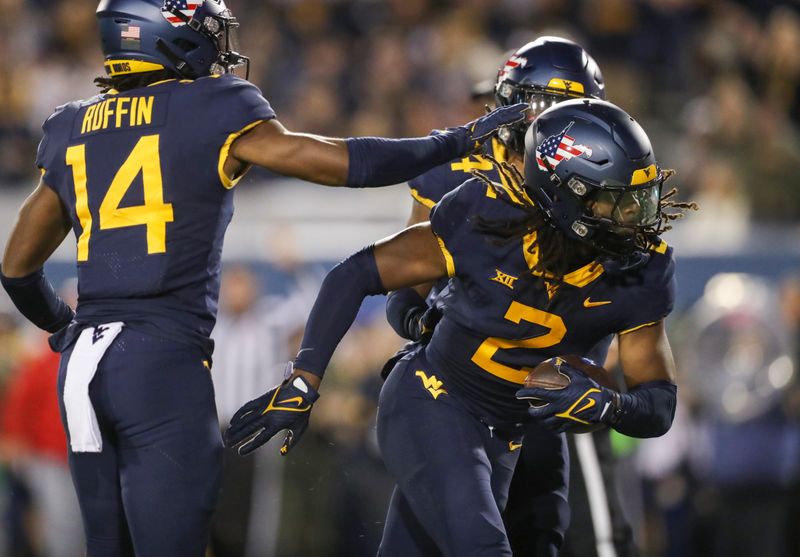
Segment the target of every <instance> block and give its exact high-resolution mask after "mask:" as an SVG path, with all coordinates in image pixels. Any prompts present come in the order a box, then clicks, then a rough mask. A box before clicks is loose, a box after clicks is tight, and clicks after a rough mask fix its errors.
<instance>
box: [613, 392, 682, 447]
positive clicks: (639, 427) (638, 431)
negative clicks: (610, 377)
mask: <svg viewBox="0 0 800 557" xmlns="http://www.w3.org/2000/svg"><path fill="white" fill-rule="evenodd" d="M677 393H678V388H677V387H676V386H675V383H672V382H671V381H649V382H647V383H642V384H641V385H638V386H637V387H635V388H633V389H631V390H630V391H629V392H627V393H622V394H619V393H615V398H616V400H615V401H614V407H615V408H614V411H613V412H612V413H611V415H610V416H609V420H608V422H607V423H608V425H610V426H611V427H613V428H614V429H616V430H617V431H619V432H620V433H623V434H625V435H628V436H630V437H639V438H645V437H658V436H660V435H664V434H665V433H666V432H667V431H669V428H670V427H671V426H672V420H673V419H674V418H675V407H676V406H677V402H678V397H677Z"/></svg>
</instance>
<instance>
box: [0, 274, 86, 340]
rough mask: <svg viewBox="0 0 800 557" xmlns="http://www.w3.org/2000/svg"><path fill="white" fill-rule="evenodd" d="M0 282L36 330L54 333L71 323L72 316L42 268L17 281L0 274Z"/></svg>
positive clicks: (72, 313)
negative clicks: (37, 328)
mask: <svg viewBox="0 0 800 557" xmlns="http://www.w3.org/2000/svg"><path fill="white" fill-rule="evenodd" d="M0 281H1V282H2V283H3V288H5V289H6V292H8V297H9V298H11V301H12V302H14V305H15V306H16V307H17V309H18V310H19V311H20V313H21V314H22V315H24V316H25V317H26V318H28V320H29V321H30V322H31V323H33V324H34V325H36V326H37V327H39V328H40V329H44V330H45V331H48V332H50V333H54V332H56V331H57V330H59V329H61V328H62V327H65V326H66V325H68V324H69V322H70V321H72V318H73V317H74V315H75V313H74V312H73V311H72V308H70V307H69V306H68V305H67V304H65V303H64V301H63V300H62V299H61V298H59V297H58V294H56V293H55V291H54V290H53V286H52V285H51V284H50V281H48V280H47V277H45V276H44V271H43V270H42V269H39V270H38V271H34V272H33V273H31V274H30V275H28V276H25V277H20V278H10V277H7V276H5V275H3V274H2V273H0Z"/></svg>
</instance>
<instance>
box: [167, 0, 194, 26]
mask: <svg viewBox="0 0 800 557" xmlns="http://www.w3.org/2000/svg"><path fill="white" fill-rule="evenodd" d="M203 2H204V0H164V5H163V7H162V8H161V14H162V15H163V16H164V18H166V20H167V21H169V22H170V23H171V24H172V25H173V27H181V26H182V25H186V21H188V20H189V19H191V18H192V16H194V12H196V11H197V8H199V7H200V6H202V5H203ZM176 10H177V11H179V12H180V13H182V14H183V15H184V16H186V17H185V18H182V17H180V16H177V15H175V13H174V12H175V11H176Z"/></svg>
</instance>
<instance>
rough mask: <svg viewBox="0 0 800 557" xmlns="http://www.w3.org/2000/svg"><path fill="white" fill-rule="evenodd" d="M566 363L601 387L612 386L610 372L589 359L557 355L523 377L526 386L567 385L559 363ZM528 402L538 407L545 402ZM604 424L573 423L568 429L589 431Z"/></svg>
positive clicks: (551, 387)
mask: <svg viewBox="0 0 800 557" xmlns="http://www.w3.org/2000/svg"><path fill="white" fill-rule="evenodd" d="M563 363H567V364H569V365H570V366H572V367H573V368H575V369H577V370H579V371H580V372H581V373H583V374H585V375H587V376H588V377H590V378H592V379H594V380H595V381H597V383H598V384H600V385H601V386H603V387H608V388H610V389H613V388H614V381H613V379H612V377H611V373H610V372H609V371H607V370H606V369H605V368H603V367H600V366H598V365H595V364H594V363H593V362H592V361H591V360H589V359H586V358H581V357H580V356H575V355H569V356H557V357H555V358H550V359H548V360H545V361H543V362H542V363H540V364H539V365H538V366H536V367H535V368H534V369H533V371H531V372H530V373H529V374H528V376H527V377H526V378H525V386H526V387H538V388H540V389H563V388H564V387H566V386H567V385H569V381H570V380H569V376H567V374H565V373H564V372H562V371H561V365H562V364H563ZM528 403H529V404H530V405H531V406H533V407H540V406H543V405H545V404H548V403H547V402H544V401H540V402H539V403H537V401H536V400H529V401H528ZM604 427H606V426H605V424H599V423H597V424H586V425H575V426H573V427H572V428H571V429H570V431H571V432H573V433H590V432H592V431H597V430H598V429H603V428H604Z"/></svg>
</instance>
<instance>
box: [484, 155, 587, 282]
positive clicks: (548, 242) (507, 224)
mask: <svg viewBox="0 0 800 557" xmlns="http://www.w3.org/2000/svg"><path fill="white" fill-rule="evenodd" d="M483 156H484V157H486V158H487V159H489V160H490V161H491V162H492V164H494V166H495V168H496V169H497V171H498V173H499V174H500V180H501V182H502V183H501V184H498V183H497V182H494V181H492V180H491V178H489V177H488V176H487V175H486V174H484V173H482V172H480V171H478V170H473V171H472V174H473V175H474V176H475V177H476V178H478V179H479V180H481V181H482V182H485V183H486V184H487V185H488V186H489V187H491V188H492V189H493V190H494V192H495V193H496V194H497V197H498V199H501V200H503V201H505V202H506V203H508V204H509V205H513V206H514V207H516V208H518V209H521V210H522V211H523V212H524V216H523V217H521V218H520V219H518V220H513V221H493V220H489V219H485V218H483V217H481V216H480V215H476V216H474V217H472V219H473V221H474V222H475V225H476V228H477V229H478V230H479V231H481V232H483V233H485V234H487V235H489V236H490V237H492V238H494V241H495V242H497V243H499V244H506V243H508V242H513V241H515V240H519V239H520V238H523V237H525V236H527V235H528V234H530V233H532V232H535V233H536V241H535V242H534V243H532V244H531V245H530V246H528V247H527V249H528V250H529V251H531V252H533V251H534V250H538V252H539V254H538V258H537V262H536V266H535V267H534V268H533V269H532V270H533V271H535V272H536V273H537V274H539V275H540V276H547V277H548V280H551V281H554V282H561V281H562V279H563V277H564V275H565V274H566V273H568V272H569V271H570V270H572V269H571V267H572V266H573V265H574V264H575V263H576V261H580V262H582V263H586V262H588V261H591V260H592V259H595V258H596V256H597V255H599V254H596V253H594V250H592V249H591V248H590V247H589V246H587V245H586V244H583V243H581V242H579V241H578V240H573V239H572V238H568V237H567V236H566V235H565V234H563V233H562V232H561V231H560V230H558V228H556V227H555V226H554V225H553V224H552V223H551V222H550V220H549V219H548V218H547V215H545V213H544V211H543V210H542V208H541V207H539V205H538V204H537V203H536V202H534V201H533V200H532V199H531V198H530V196H529V195H528V192H527V191H525V179H524V178H523V176H522V174H520V172H519V170H517V169H516V167H514V166H513V165H511V164H509V163H507V162H499V161H498V160H496V159H495V158H494V157H492V156H491V155H483Z"/></svg>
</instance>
